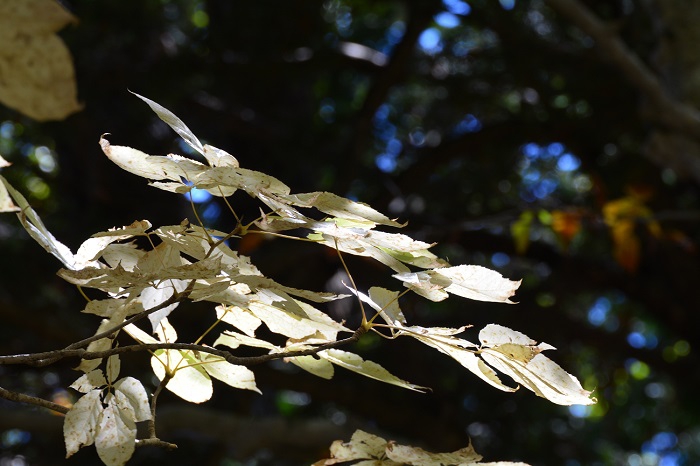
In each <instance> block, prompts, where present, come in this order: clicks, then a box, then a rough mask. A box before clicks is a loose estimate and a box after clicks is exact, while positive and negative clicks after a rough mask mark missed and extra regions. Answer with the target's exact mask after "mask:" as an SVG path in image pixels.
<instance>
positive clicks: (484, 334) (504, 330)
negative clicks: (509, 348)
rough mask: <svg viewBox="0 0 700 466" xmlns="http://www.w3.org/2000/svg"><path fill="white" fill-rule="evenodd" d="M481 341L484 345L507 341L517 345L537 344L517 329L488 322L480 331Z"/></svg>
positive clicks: (499, 343) (494, 344)
mask: <svg viewBox="0 0 700 466" xmlns="http://www.w3.org/2000/svg"><path fill="white" fill-rule="evenodd" d="M479 341H480V342H481V344H482V345H484V346H496V345H503V344H506V343H513V344H516V345H529V346H533V345H536V344H537V342H536V341H535V340H533V339H531V338H530V337H528V336H527V335H525V334H523V333H520V332H518V331H517V330H512V329H509V328H508V327H504V326H502V325H498V324H488V325H487V326H486V327H484V328H483V329H481V331H480V332H479Z"/></svg>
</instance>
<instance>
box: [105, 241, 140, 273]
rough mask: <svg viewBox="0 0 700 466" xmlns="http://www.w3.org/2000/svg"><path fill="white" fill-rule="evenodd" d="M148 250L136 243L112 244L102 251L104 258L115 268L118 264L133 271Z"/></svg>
mask: <svg viewBox="0 0 700 466" xmlns="http://www.w3.org/2000/svg"><path fill="white" fill-rule="evenodd" d="M144 254H146V251H144V250H142V249H138V248H137V247H136V245H135V244H114V243H113V244H110V245H109V246H107V247H106V248H105V249H104V250H103V251H102V259H103V260H104V261H105V262H107V264H109V266H110V267H112V268H114V267H116V266H117V265H119V266H121V267H122V268H123V269H124V270H126V271H129V272H132V271H133V270H134V267H136V264H138V262H139V260H141V258H142V257H143V256H144Z"/></svg>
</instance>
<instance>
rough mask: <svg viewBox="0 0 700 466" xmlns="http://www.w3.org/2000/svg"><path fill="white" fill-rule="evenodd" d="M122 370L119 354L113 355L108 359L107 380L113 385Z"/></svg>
mask: <svg viewBox="0 0 700 466" xmlns="http://www.w3.org/2000/svg"><path fill="white" fill-rule="evenodd" d="M120 369H121V360H120V359H119V355H118V354H113V355H111V356H110V357H108V358H107V380H108V381H109V383H110V384H111V383H112V382H114V381H115V380H117V377H119V370H120Z"/></svg>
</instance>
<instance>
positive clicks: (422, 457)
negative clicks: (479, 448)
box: [386, 442, 481, 466]
mask: <svg viewBox="0 0 700 466" xmlns="http://www.w3.org/2000/svg"><path fill="white" fill-rule="evenodd" d="M386 456H387V457H389V458H390V459H391V460H393V461H396V462H397V463H400V464H406V465H415V466H456V465H469V464H476V463H477V462H478V461H479V460H481V455H479V454H478V453H477V452H476V451H474V448H472V446H471V445H469V446H468V447H465V448H462V449H460V450H457V451H453V452H451V453H431V452H429V451H425V450H423V449H422V448H418V447H411V446H407V445H399V444H397V443H394V442H389V443H388V444H387V446H386Z"/></svg>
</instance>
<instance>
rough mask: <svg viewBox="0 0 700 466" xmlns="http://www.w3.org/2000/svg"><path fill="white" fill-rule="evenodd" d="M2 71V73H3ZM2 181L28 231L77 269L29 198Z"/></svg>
mask: <svg viewBox="0 0 700 466" xmlns="http://www.w3.org/2000/svg"><path fill="white" fill-rule="evenodd" d="M1 74H2V73H0V75H1ZM0 182H2V184H3V185H4V186H5V188H6V189H7V192H8V193H9V194H10V196H12V199H14V201H15V202H16V203H17V205H18V206H19V208H20V209H21V212H18V213H17V217H18V218H19V220H20V222H21V223H22V226H23V227H24V229H25V230H27V233H29V235H30V236H31V237H32V238H34V240H35V241H36V242H37V243H39V244H40V245H41V246H42V247H43V248H44V249H46V251H47V252H49V253H51V254H53V255H54V256H55V257H56V258H57V259H58V260H60V261H61V262H63V265H65V266H66V267H68V268H69V269H75V256H73V253H72V252H71V250H70V249H68V247H67V246H66V245H64V244H63V243H61V242H59V241H58V240H57V239H56V238H54V236H53V235H52V234H51V232H49V230H48V229H47V228H46V227H45V226H44V223H43V222H42V221H41V218H39V215H38V214H37V213H36V212H35V211H34V209H32V208H31V206H30V205H29V203H28V202H27V200H26V199H25V198H24V196H22V194H21V193H20V192H19V191H17V190H16V189H15V188H14V187H13V186H12V185H11V184H10V183H9V182H8V181H7V180H6V179H5V178H4V177H2V176H1V175H0Z"/></svg>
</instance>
